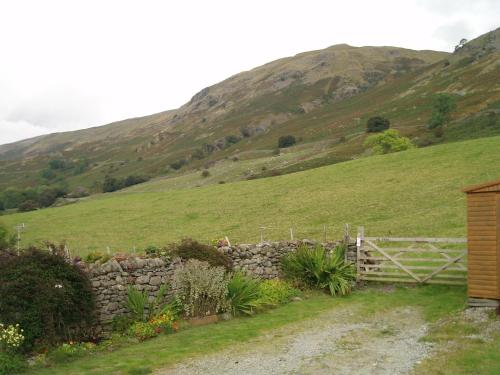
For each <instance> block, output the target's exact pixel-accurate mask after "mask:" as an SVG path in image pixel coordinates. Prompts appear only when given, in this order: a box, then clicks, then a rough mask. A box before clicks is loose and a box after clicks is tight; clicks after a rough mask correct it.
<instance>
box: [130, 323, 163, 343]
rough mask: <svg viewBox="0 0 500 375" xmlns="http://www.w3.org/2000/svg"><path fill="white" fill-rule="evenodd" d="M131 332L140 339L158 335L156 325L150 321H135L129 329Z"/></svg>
mask: <svg viewBox="0 0 500 375" xmlns="http://www.w3.org/2000/svg"><path fill="white" fill-rule="evenodd" d="M129 334H130V335H131V336H134V337H135V338H137V339H138V340H139V341H144V340H147V339H150V338H152V337H156V336H158V333H157V332H156V330H155V327H154V326H153V325H152V324H150V323H148V322H135V323H134V324H132V326H131V327H130V329H129Z"/></svg>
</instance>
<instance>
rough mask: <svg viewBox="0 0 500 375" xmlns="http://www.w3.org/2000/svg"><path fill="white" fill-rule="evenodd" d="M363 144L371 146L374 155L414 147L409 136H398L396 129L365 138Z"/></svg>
mask: <svg viewBox="0 0 500 375" xmlns="http://www.w3.org/2000/svg"><path fill="white" fill-rule="evenodd" d="M364 145H365V147H372V150H373V153H374V154H376V155H381V154H389V153H392V152H399V151H405V150H408V149H412V148H415V145H414V144H413V143H412V142H411V141H410V139H409V138H406V137H402V136H400V135H399V132H398V131H397V130H392V129H390V130H386V131H384V132H383V133H380V134H376V135H372V136H370V137H368V138H366V140H365V143H364Z"/></svg>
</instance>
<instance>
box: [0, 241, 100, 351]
mask: <svg viewBox="0 0 500 375" xmlns="http://www.w3.org/2000/svg"><path fill="white" fill-rule="evenodd" d="M94 310H95V303H94V295H93V293H92V287H91V285H90V281H89V279H88V277H87V275H86V274H85V273H84V272H83V271H82V270H80V269H79V268H78V267H77V266H74V265H71V264H68V263H67V262H66V260H65V259H64V257H62V256H60V255H57V254H50V253H48V252H44V251H41V250H38V249H29V250H26V251H24V252H22V253H21V255H20V256H13V255H11V256H2V257H0V321H2V322H3V323H5V324H16V323H19V325H20V326H21V327H22V328H23V329H24V336H25V340H24V344H23V349H31V348H33V347H34V346H35V345H36V344H38V343H40V344H55V343H58V342H65V341H68V340H70V339H72V340H75V339H82V338H85V337H87V335H88V334H89V330H90V328H91V326H92V323H93V319H94Z"/></svg>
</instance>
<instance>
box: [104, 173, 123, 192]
mask: <svg viewBox="0 0 500 375" xmlns="http://www.w3.org/2000/svg"><path fill="white" fill-rule="evenodd" d="M121 188H122V184H121V182H120V181H118V180H117V179H116V178H114V177H111V176H106V177H104V182H103V184H102V191H103V193H111V192H113V191H116V190H120V189H121Z"/></svg>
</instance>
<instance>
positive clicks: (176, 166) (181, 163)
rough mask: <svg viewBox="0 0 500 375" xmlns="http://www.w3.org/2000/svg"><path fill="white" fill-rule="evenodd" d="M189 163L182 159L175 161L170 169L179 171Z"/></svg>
mask: <svg viewBox="0 0 500 375" xmlns="http://www.w3.org/2000/svg"><path fill="white" fill-rule="evenodd" d="M187 163H188V161H187V160H186V159H180V160H177V161H174V162H173V163H170V167H171V168H172V169H175V170H176V171H177V170H179V169H181V168H182V167H183V166H185V165H186V164H187Z"/></svg>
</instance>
